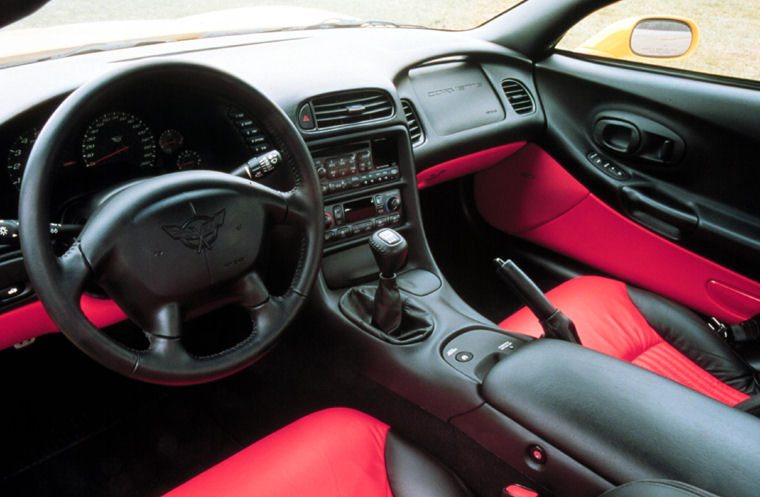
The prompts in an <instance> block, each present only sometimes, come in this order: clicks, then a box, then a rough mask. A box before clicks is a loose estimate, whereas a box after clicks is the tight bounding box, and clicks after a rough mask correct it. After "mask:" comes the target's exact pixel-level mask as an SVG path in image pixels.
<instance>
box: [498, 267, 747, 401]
mask: <svg viewBox="0 0 760 497" xmlns="http://www.w3.org/2000/svg"><path fill="white" fill-rule="evenodd" d="M547 297H548V298H549V300H550V301H551V302H552V303H553V304H554V305H555V306H556V307H558V308H559V309H561V310H562V311H563V312H564V313H565V314H566V315H567V316H568V317H569V318H570V319H572V320H573V322H574V323H575V326H576V329H577V331H578V335H579V337H580V339H581V343H582V344H583V345H584V346H585V347H588V348H590V349H593V350H596V351H598V352H601V353H603V354H607V355H610V356H613V357H616V358H618V359H621V360H624V361H626V362H630V363H632V364H635V365H637V366H640V367H642V368H644V369H648V370H649V371H652V372H654V373H657V374H659V375H661V376H665V377H666V378H670V379H671V380H673V381H676V382H678V383H681V384H682V385H685V386H687V387H689V388H692V389H694V390H696V391H698V392H701V393H703V394H705V395H707V396H709V397H712V398H714V399H716V400H718V401H720V402H723V403H724V404H728V405H730V406H736V405H738V404H741V403H743V402H745V401H747V400H748V399H749V398H750V397H751V396H752V395H756V394H758V393H760V387H759V385H758V380H757V376H756V371H755V370H754V369H752V368H751V367H750V366H749V365H748V364H747V363H746V362H745V361H744V360H742V359H741V357H739V356H738V354H736V353H735V352H734V350H733V349H732V348H731V347H730V346H728V344H726V342H725V341H723V340H722V339H721V338H720V337H718V336H717V335H716V334H715V333H714V332H713V331H712V330H710V328H709V327H708V326H707V324H706V323H705V321H704V320H703V319H701V318H700V317H699V316H697V315H696V314H694V313H693V312H691V311H689V310H688V309H686V308H684V307H682V306H680V305H678V304H675V303H673V302H671V301H668V300H666V299H664V298H662V297H659V296H657V295H655V294H652V293H650V292H646V291H644V290H640V289H637V288H633V287H629V286H627V285H626V284H625V283H622V282H620V281H616V280H611V279H608V278H601V277H595V276H583V277H579V278H575V279H572V280H570V281H567V282H565V283H563V284H561V285H559V286H558V287H556V288H554V289H553V290H551V291H550V292H548V293H547ZM500 327H501V328H503V329H506V330H510V331H514V332H517V333H522V334H526V335H530V336H532V337H540V336H541V335H542V334H543V330H542V329H541V326H540V324H539V323H538V320H537V319H536V318H535V316H534V315H533V314H532V313H531V312H530V311H529V310H528V309H526V308H523V309H521V310H519V311H518V312H517V313H515V314H513V315H512V316H510V317H509V318H507V319H506V320H504V321H503V322H502V323H501V324H500ZM747 404H748V405H749V404H753V402H747Z"/></svg>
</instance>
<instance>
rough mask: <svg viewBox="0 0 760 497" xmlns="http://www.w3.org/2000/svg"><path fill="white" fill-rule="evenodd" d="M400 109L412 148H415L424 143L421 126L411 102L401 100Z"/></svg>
mask: <svg viewBox="0 0 760 497" xmlns="http://www.w3.org/2000/svg"><path fill="white" fill-rule="evenodd" d="M401 109H402V110H403V111H404V117H405V118H406V126H407V127H408V128H409V138H410V139H411V140H412V146H414V147H416V146H418V145H420V144H422V142H423V141H425V133H424V132H423V131H422V124H420V119H419V117H417V111H416V110H415V109H414V105H412V102H410V101H409V100H406V99H402V100H401Z"/></svg>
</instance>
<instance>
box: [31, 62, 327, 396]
mask: <svg viewBox="0 0 760 497" xmlns="http://www.w3.org/2000/svg"><path fill="white" fill-rule="evenodd" d="M167 81H172V82H180V83H181V84H183V85H186V86H188V85H190V86H192V87H194V88H196V89H202V90H203V92H204V93H206V94H209V93H212V94H215V95H219V96H224V98H225V99H227V100H228V101H230V102H234V103H235V105H236V106H238V107H240V108H242V109H245V110H247V111H249V112H251V113H252V114H253V115H255V116H256V117H257V118H258V119H259V121H260V123H261V125H262V126H263V127H264V129H265V130H266V131H267V132H268V133H269V135H270V137H271V138H272V140H273V142H274V145H275V147H276V148H277V149H278V150H279V151H280V153H281V154H282V157H283V164H281V165H280V167H288V168H289V170H290V174H291V176H292V178H293V183H294V185H295V186H294V187H293V188H292V189H291V190H290V191H286V192H283V191H278V190H275V189H272V188H269V187H266V186H263V185H261V184H259V183H256V182H253V181H249V180H246V179H243V178H239V177H236V176H233V175H231V174H225V173H221V172H214V171H183V172H177V173H170V174H165V175H162V176H158V177H154V178H151V179H146V180H144V181H141V182H138V183H136V184H134V185H133V186H129V187H127V188H125V189H123V190H122V191H120V192H118V193H116V194H115V195H113V196H111V197H110V199H108V200H107V201H105V203H103V204H102V205H100V206H99V207H98V208H97V209H96V210H95V212H94V213H93V214H92V216H91V217H90V218H89V219H88V221H87V222H86V224H85V226H84V227H83V229H82V232H81V234H80V236H79V237H78V238H77V240H76V241H75V243H74V244H73V245H72V246H71V247H70V248H69V249H68V251H66V253H65V254H63V255H62V256H57V255H56V253H55V251H54V248H53V245H52V244H51V237H50V230H49V223H50V210H51V201H50V199H51V197H52V195H51V193H52V188H53V186H54V185H53V176H54V175H53V172H54V169H55V168H56V167H57V164H56V160H57V157H59V152H60V151H61V150H62V147H63V145H64V142H65V138H66V135H67V130H72V129H78V127H80V126H81V125H82V123H83V122H84V120H85V119H86V117H87V116H88V115H91V114H92V112H93V111H94V110H96V109H98V108H102V107H99V106H102V105H103V104H104V103H105V102H108V101H112V100H113V99H114V98H116V97H118V96H120V95H123V94H124V93H123V92H125V91H129V90H130V89H131V90H132V91H134V89H135V88H136V87H137V88H143V89H146V88H150V87H151V86H150V85H155V84H159V83H162V82H167ZM20 198H21V200H20V204H19V221H20V238H21V249H22V251H23V255H24V261H25V264H26V268H27V272H28V275H29V279H30V280H31V283H32V285H33V287H34V289H35V290H36V292H37V295H38V297H39V299H40V300H41V301H42V304H43V305H44V307H45V309H46V310H47V312H48V314H49V315H50V317H51V318H52V320H53V321H54V322H55V323H56V324H57V325H58V327H59V328H60V330H61V331H62V332H63V334H64V335H65V336H66V337H67V338H68V339H69V340H71V341H72V342H73V343H74V344H75V345H76V346H77V347H79V348H80V349H81V350H83V351H84V352H85V353H86V354H88V355H89V356H90V357H92V358H93V359H95V360H96V361H97V362H99V363H100V364H102V365H103V366H105V367H107V368H109V369H112V370H113V371H116V372H118V373H121V374H123V375H125V376H129V377H132V378H135V379H138V380H142V381H146V382H151V383H160V384H173V385H179V384H193V383H202V382H207V381H211V380H214V379H218V378H221V377H224V376H227V375H229V374H232V373H234V372H236V371H238V370H240V369H242V368H245V367H247V366H249V365H251V364H252V363H254V362H255V361H256V360H257V359H259V358H260V357H261V356H262V355H263V354H264V353H265V352H266V351H267V350H268V349H269V348H271V347H272V345H273V344H274V343H275V342H276V339H277V338H278V336H279V335H280V334H281V333H282V332H283V330H284V329H285V328H286V326H287V325H288V324H289V323H290V322H291V320H292V319H293V317H294V316H295V315H296V314H297V312H298V311H299V310H300V309H301V307H302V305H303V303H304V300H305V297H306V295H307V292H308V291H309V289H310V288H311V286H312V284H313V283H314V279H315V278H316V274H317V270H318V267H319V262H320V258H321V253H322V240H323V230H324V227H323V221H322V207H321V205H322V197H321V193H320V189H319V182H318V178H317V175H316V173H315V171H314V167H313V162H312V159H311V156H310V154H309V151H308V149H307V147H306V144H305V143H304V141H303V139H302V138H301V135H300V134H299V132H298V131H297V129H296V127H295V126H294V125H293V123H292V122H291V121H290V119H289V118H288V117H287V116H286V115H285V113H284V112H283V111H282V110H280V108H279V107H277V106H276V105H275V104H274V103H273V102H272V101H270V100H269V99H268V98H267V97H266V96H264V95H263V94H262V93H260V92H259V91H257V90H256V89H254V88H252V87H251V86H250V85H248V84H247V83H245V82H244V81H242V80H239V79H237V78H235V77H233V76H231V75H229V74H226V73H224V72H221V71H219V70H217V69H213V68H209V67H205V66H200V65H195V64H188V63H181V62H169V63H167V62H161V63H155V62H151V63H141V64H139V65H136V66H131V67H129V68H126V69H121V70H118V71H116V72H113V73H110V74H108V75H105V76H102V77H100V78H98V79H97V80H95V81H92V82H90V83H88V84H86V85H84V86H82V87H80V88H79V89H77V90H76V91H74V92H73V93H72V94H71V95H69V96H68V97H67V98H66V99H65V101H64V102H63V103H62V104H61V105H60V106H59V107H58V109H57V110H56V111H55V113H54V114H53V115H52V117H51V118H50V119H49V120H48V122H47V123H46V124H45V126H44V128H43V129H42V131H41V132H40V134H39V136H38V138H37V141H36V143H35V145H34V147H33V149H32V152H31V155H30V157H29V161H28V164H27V167H26V171H25V173H24V177H23V183H22V188H21V197H20ZM277 225H287V226H290V227H291V228H293V229H295V230H296V231H297V232H298V233H299V234H300V251H299V256H298V262H297V266H296V267H295V268H293V277H292V280H291V282H290V286H289V288H288V289H287V291H285V292H284V293H282V292H278V293H281V294H280V295H277V296H275V295H271V294H270V292H269V290H268V288H267V286H266V285H265V284H264V283H263V280H262V278H261V276H260V275H259V274H258V273H257V271H256V269H255V268H254V262H255V261H256V258H257V255H258V253H259V249H260V247H261V245H262V241H263V240H264V238H265V237H266V236H267V234H268V233H269V231H270V230H271V229H272V228H273V227H274V226H277ZM92 283H97V284H98V285H99V286H100V288H102V289H103V290H104V291H105V292H106V294H107V295H108V296H109V297H110V298H112V299H113V300H114V301H115V302H116V304H118V305H119V307H120V308H121V309H122V310H123V311H124V313H125V314H126V315H127V317H128V318H129V319H130V320H131V321H132V322H133V323H134V324H136V325H137V326H138V327H139V328H140V329H141V330H142V331H143V333H144V334H145V336H146V338H147V339H148V346H147V348H146V349H145V350H134V349H132V348H130V347H128V346H126V345H123V344H121V343H120V342H117V341H115V340H113V339H112V338H110V337H108V336H107V335H106V334H104V333H103V332H102V331H101V330H99V329H98V328H97V327H96V326H94V325H93V324H92V323H91V322H90V321H89V320H88V319H87V318H86V317H85V315H84V314H83V312H82V310H81V308H80V299H81V297H82V294H83V293H84V291H85V289H86V287H87V286H88V285H89V284H92ZM230 304H238V305H240V306H242V307H243V308H244V309H246V310H247V312H248V313H249V315H250V318H251V323H252V326H251V330H252V332H251V333H250V335H248V336H247V337H246V338H245V339H243V340H242V341H240V342H238V343H237V344H235V345H234V346H232V347H230V348H228V349H226V350H224V351H222V352H218V353H215V354H213V355H210V356H203V357H199V356H195V355H193V354H192V353H190V352H189V351H188V350H187V348H186V347H185V346H184V345H183V341H182V337H183V328H184V327H183V321H184V319H185V318H186V317H188V316H192V317H194V316H198V315H202V314H204V313H208V312H210V310H213V309H216V308H219V307H221V306H223V305H230ZM206 332H207V333H213V332H214V330H206Z"/></svg>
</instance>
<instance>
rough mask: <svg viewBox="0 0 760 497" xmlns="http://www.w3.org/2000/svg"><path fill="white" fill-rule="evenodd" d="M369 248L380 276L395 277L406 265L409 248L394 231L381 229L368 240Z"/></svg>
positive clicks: (402, 238)
mask: <svg viewBox="0 0 760 497" xmlns="http://www.w3.org/2000/svg"><path fill="white" fill-rule="evenodd" d="M369 248H370V249H372V255H374V256H375V261H376V262H377V267H379V268H380V274H381V275H382V276H384V277H386V278H392V277H394V276H395V275H396V273H397V272H398V270H399V269H401V268H402V267H403V266H404V264H405V263H406V256H407V254H408V253H409V246H408V245H407V243H406V240H405V239H404V237H403V236H401V235H400V234H399V233H398V232H397V231H396V230H393V229H390V228H383V229H381V230H378V231H376V232H375V233H373V234H372V236H371V237H370V238H369Z"/></svg>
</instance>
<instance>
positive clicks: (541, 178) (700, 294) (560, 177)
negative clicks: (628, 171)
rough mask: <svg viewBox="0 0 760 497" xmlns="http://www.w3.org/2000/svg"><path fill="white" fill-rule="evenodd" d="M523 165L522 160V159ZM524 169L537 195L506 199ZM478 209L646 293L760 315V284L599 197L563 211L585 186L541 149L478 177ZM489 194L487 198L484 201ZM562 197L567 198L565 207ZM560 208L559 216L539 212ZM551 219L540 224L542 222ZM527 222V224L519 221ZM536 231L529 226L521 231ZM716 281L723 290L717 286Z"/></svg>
mask: <svg viewBox="0 0 760 497" xmlns="http://www.w3.org/2000/svg"><path fill="white" fill-rule="evenodd" d="M515 161H517V162H515ZM502 169H505V170H509V169H518V170H519V171H520V176H521V177H525V178H531V179H525V180H523V181H522V184H523V186H525V185H527V184H531V183H533V182H536V183H538V184H537V185H534V186H533V187H532V190H531V197H530V198H523V197H518V198H514V197H513V196H511V195H506V194H504V193H502V192H501V190H503V189H508V190H507V191H509V192H512V191H513V189H514V188H515V186H514V185H506V184H504V183H503V181H505V179H504V178H507V177H511V178H514V174H513V173H511V172H509V171H502ZM476 188H477V190H476V199H477V205H478V210H479V211H480V213H481V215H482V216H483V217H484V218H485V219H486V221H488V222H489V223H490V224H491V225H493V226H494V227H496V228H499V229H501V230H503V231H505V232H507V233H511V234H515V235H519V236H521V237H523V238H526V239H528V240H530V241H532V242H534V243H537V244H539V245H543V246H545V247H548V248H551V249H552V250H554V251H556V252H559V253H562V254H565V255H568V256H570V257H573V258H574V259H577V260H579V261H582V262H585V263H586V264H588V265H590V266H593V267H596V268H598V269H601V270H602V271H604V272H606V273H608V274H611V275H614V276H616V277H619V278H621V279H623V280H625V281H628V282H630V283H632V284H634V285H636V286H639V287H641V288H646V289H648V290H651V291H653V292H655V293H658V294H660V295H663V296H665V297H668V298H670V299H672V300H675V301H677V302H680V303H682V304H684V305H686V306H688V307H691V308H692V309H696V310H698V311H700V312H702V313H704V314H707V315H710V316H715V317H717V318H719V319H721V320H723V321H726V322H729V323H737V322H741V321H743V320H745V319H748V318H750V317H752V316H754V315H756V314H758V313H760V283H758V282H756V281H753V280H751V279H749V278H746V277H744V276H742V275H740V274H738V273H735V272H733V271H731V270H729V269H727V268H725V267H723V266H720V265H718V264H716V263H714V262H712V261H710V260H708V259H705V258H704V257H701V256H699V255H697V254H695V253H693V252H690V251H688V250H686V249H684V248H682V247H680V246H678V245H676V244H674V243H672V242H670V241H668V240H666V239H664V238H662V237H660V236H658V235H656V234H654V233H653V232H651V231H649V230H647V229H645V228H643V227H641V226H639V225H638V224H636V223H634V222H633V221H630V220H629V219H628V218H626V217H625V216H623V215H622V214H620V213H618V212H617V211H615V210H613V209H612V208H610V207H608V206H607V205H606V204H604V203H603V202H602V201H601V200H599V199H598V198H597V197H595V196H594V195H592V194H590V193H589V194H587V195H585V197H583V198H582V199H581V200H580V201H579V202H578V203H576V204H575V205H572V206H570V207H569V208H568V209H567V210H566V211H565V212H562V213H560V212H559V211H560V210H561V209H560V208H559V207H557V208H556V209H550V208H548V207H547V204H549V205H558V204H561V205H560V207H561V206H564V205H567V204H569V203H570V201H569V199H573V198H577V196H578V195H579V193H578V192H579V189H581V188H583V186H582V185H581V184H580V183H579V182H578V181H576V180H575V179H574V178H573V177H572V176H570V175H569V174H568V173H567V172H566V171H565V170H564V169H563V168H562V167H561V166H560V165H559V164H558V163H557V162H556V161H554V159H552V158H551V156H549V155H548V154H547V153H546V152H543V151H542V150H540V149H539V148H538V147H536V146H533V145H531V146H529V147H526V149H525V152H521V153H520V154H515V155H514V156H513V157H511V158H510V159H508V160H507V161H505V162H504V163H503V164H501V165H499V166H497V167H495V168H493V169H489V170H487V171H483V172H481V173H479V174H478V176H477V177H476ZM481 197H483V198H481ZM557 198H563V199H568V200H567V201H566V202H559V201H558V200H557ZM551 210H555V211H556V212H557V213H558V214H559V215H557V216H556V217H553V218H551V217H550V216H543V215H537V214H535V212H539V213H541V212H548V211H551ZM540 218H546V219H545V222H543V224H539V225H534V224H535V222H536V219H540ZM521 219H525V220H526V221H525V222H522V221H520V220H521ZM526 226H531V227H530V228H529V229H521V228H525V227H526ZM713 281H714V282H717V283H718V286H716V284H715V283H712V282H713Z"/></svg>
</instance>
